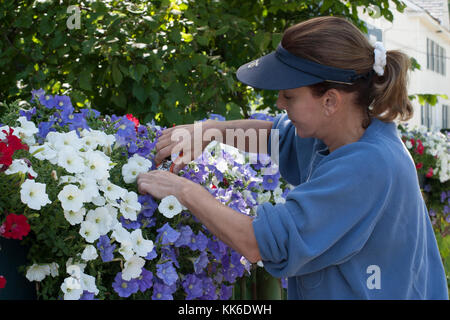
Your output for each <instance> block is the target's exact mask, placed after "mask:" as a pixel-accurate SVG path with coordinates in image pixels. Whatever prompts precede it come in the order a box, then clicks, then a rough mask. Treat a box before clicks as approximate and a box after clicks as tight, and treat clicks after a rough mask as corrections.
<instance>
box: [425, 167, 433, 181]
mask: <svg viewBox="0 0 450 320" xmlns="http://www.w3.org/2000/svg"><path fill="white" fill-rule="evenodd" d="M432 176H433V168H431V167H430V168H429V169H428V172H427V174H426V175H425V177H427V178H431V177H432Z"/></svg>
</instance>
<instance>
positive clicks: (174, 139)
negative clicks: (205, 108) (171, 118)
mask: <svg viewBox="0 0 450 320" xmlns="http://www.w3.org/2000/svg"><path fill="white" fill-rule="evenodd" d="M215 123H216V121H213V120H207V121H205V122H199V123H196V124H187V125H179V126H175V127H172V128H168V129H165V130H163V132H162V135H161V136H160V137H159V138H158V143H157V144H156V156H155V162H156V165H159V164H160V163H161V162H162V161H163V160H164V159H166V158H167V157H170V156H171V155H172V154H177V155H178V154H179V153H180V152H183V153H182V155H180V156H179V157H178V158H176V159H175V161H174V168H173V173H178V172H179V171H180V170H181V169H182V168H183V167H184V166H186V165H187V164H188V163H189V162H191V161H192V160H194V159H196V158H197V157H199V156H200V155H201V154H202V153H203V150H204V149H205V148H206V146H207V145H208V144H209V143H210V142H211V141H210V140H205V141H203V135H204V132H205V131H206V130H208V129H211V128H213V127H214V124H215ZM196 126H198V128H197V130H199V131H198V133H197V135H196V134H195V133H196V132H195V128H196ZM217 130H218V129H217ZM199 133H200V134H199ZM196 145H197V147H196Z"/></svg>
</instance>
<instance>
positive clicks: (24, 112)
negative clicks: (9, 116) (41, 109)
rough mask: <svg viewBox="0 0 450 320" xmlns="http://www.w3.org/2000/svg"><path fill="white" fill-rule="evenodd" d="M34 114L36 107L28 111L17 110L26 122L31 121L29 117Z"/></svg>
mask: <svg viewBox="0 0 450 320" xmlns="http://www.w3.org/2000/svg"><path fill="white" fill-rule="evenodd" d="M35 114H36V107H33V108H32V109H30V110H22V109H20V110H19V115H20V116H22V117H25V118H26V119H27V120H28V121H30V120H31V117H32V116H34V115H35Z"/></svg>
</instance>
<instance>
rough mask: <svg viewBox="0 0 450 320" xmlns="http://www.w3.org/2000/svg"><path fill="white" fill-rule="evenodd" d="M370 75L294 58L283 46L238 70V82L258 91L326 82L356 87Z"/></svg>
mask: <svg viewBox="0 0 450 320" xmlns="http://www.w3.org/2000/svg"><path fill="white" fill-rule="evenodd" d="M368 75H369V74H366V75H361V74H357V73H356V71H354V70H347V69H340V68H335V67H330V66H325V65H322V64H319V63H316V62H313V61H310V60H307V59H303V58H300V57H297V56H296V55H293V54H292V53H290V52H289V51H287V50H286V49H284V48H283V47H282V45H281V43H280V44H279V45H278V48H277V50H276V51H273V52H271V53H269V54H268V55H265V56H263V57H261V58H259V59H256V60H253V61H251V62H249V63H246V64H244V65H242V66H240V67H239V69H238V70H237V72H236V76H237V78H238V80H239V81H241V82H242V83H244V84H246V85H249V86H251V87H254V88H258V89H267V90H286V89H294V88H299V87H304V86H309V85H313V84H316V83H319V82H323V81H329V82H336V83H343V84H353V83H354V82H355V81H356V80H358V79H360V78H365V77H367V76H368Z"/></svg>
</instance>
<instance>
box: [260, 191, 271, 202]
mask: <svg viewBox="0 0 450 320" xmlns="http://www.w3.org/2000/svg"><path fill="white" fill-rule="evenodd" d="M271 195H272V194H271V193H270V191H267V192H263V193H259V194H258V199H257V202H258V204H261V203H265V202H269V201H270V197H271Z"/></svg>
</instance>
